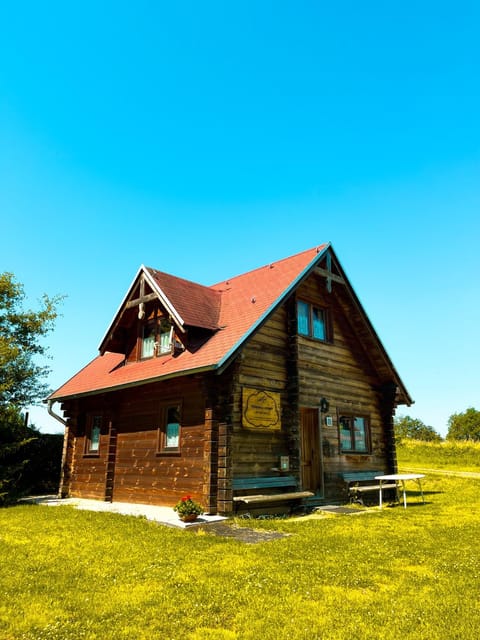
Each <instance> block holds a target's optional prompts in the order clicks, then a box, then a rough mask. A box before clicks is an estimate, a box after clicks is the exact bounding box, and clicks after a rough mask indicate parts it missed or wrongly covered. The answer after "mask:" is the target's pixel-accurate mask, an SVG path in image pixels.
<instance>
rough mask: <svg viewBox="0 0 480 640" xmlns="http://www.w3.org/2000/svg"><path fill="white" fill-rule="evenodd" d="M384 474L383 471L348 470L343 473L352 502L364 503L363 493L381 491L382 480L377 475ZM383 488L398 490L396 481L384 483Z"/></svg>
mask: <svg viewBox="0 0 480 640" xmlns="http://www.w3.org/2000/svg"><path fill="white" fill-rule="evenodd" d="M382 474H383V471H347V472H344V473H342V474H341V477H342V479H343V481H344V482H346V484H347V492H348V496H349V498H350V502H358V503H360V504H363V494H364V493H368V492H371V491H378V492H379V491H380V482H379V480H377V479H376V476H380V475H382ZM381 488H382V489H395V491H396V490H397V484H396V482H391V483H385V482H383V483H382V486H381Z"/></svg>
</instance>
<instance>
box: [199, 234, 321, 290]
mask: <svg viewBox="0 0 480 640" xmlns="http://www.w3.org/2000/svg"><path fill="white" fill-rule="evenodd" d="M327 245H328V243H327V242H325V243H323V244H319V245H315V246H314V247H310V249H305V250H304V251H299V252H298V253H294V254H292V255H290V256H286V257H285V258H280V259H279V260H273V261H272V262H267V263H266V264H263V265H261V266H260V267H256V268H255V269H250V270H249V271H244V272H243V273H237V274H236V275H234V276H231V277H230V278H225V279H223V280H220V281H219V282H216V283H215V284H212V285H211V286H210V288H211V289H213V288H214V287H219V286H220V285H224V284H226V283H229V282H231V281H232V280H235V279H236V278H242V277H243V276H248V275H249V274H252V273H255V272H256V271H261V270H262V269H265V268H267V267H271V266H272V265H273V266H274V265H276V264H280V263H282V262H286V261H287V260H293V259H295V258H298V256H301V255H305V254H306V253H311V252H312V251H316V252H317V253H320V252H321V251H323V250H324V249H325V247H326V246H327Z"/></svg>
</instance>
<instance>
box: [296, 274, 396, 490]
mask: <svg viewBox="0 0 480 640" xmlns="http://www.w3.org/2000/svg"><path fill="white" fill-rule="evenodd" d="M339 286H341V285H338V284H335V285H334V287H339ZM297 298H298V299H302V300H305V301H307V302H311V303H312V304H314V305H318V306H319V307H320V308H324V309H326V310H327V313H328V316H327V317H328V319H329V320H330V322H331V326H330V337H331V341H328V342H321V341H318V340H314V339H310V338H307V337H303V336H298V337H297V348H298V384H299V405H300V406H302V407H319V405H320V399H321V398H325V399H326V400H327V401H328V403H329V409H328V411H327V412H326V413H321V414H320V415H321V427H320V428H321V438H322V451H323V473H324V482H325V499H328V498H330V499H335V498H338V497H341V495H342V492H343V491H344V483H342V481H341V479H340V473H341V472H343V471H355V470H369V469H371V470H377V469H378V470H385V471H387V470H390V469H391V460H389V453H390V454H391V452H389V450H388V443H389V439H388V434H386V431H385V426H386V425H385V422H386V421H385V415H388V414H390V416H391V415H392V411H393V404H392V397H391V394H390V397H389V398H386V397H385V395H384V394H382V392H381V381H380V380H379V379H378V377H377V375H376V374H375V371H374V369H373V367H372V366H371V364H370V362H369V360H368V358H367V357H366V354H365V352H364V350H363V348H362V346H361V342H360V339H359V336H358V335H357V334H356V333H355V331H354V329H353V324H352V323H350V322H349V320H348V317H346V315H345V311H347V315H348V308H346V307H345V305H344V303H343V304H342V305H340V304H339V301H338V298H337V295H336V294H335V292H333V293H328V291H327V288H326V286H325V279H324V278H322V277H320V276H316V275H312V276H310V278H308V280H306V281H305V283H304V284H303V285H302V286H301V287H300V288H299V290H298V291H297ZM352 313H354V310H352ZM387 405H388V406H387ZM342 414H347V415H348V414H349V415H354V416H355V415H360V416H366V417H367V418H368V425H369V440H370V443H369V444H370V448H369V451H368V453H349V454H346V453H342V451H341V447H340V437H339V417H340V416H341V415H342ZM327 416H329V417H330V418H331V422H332V424H331V426H327V424H326V417H327ZM390 421H391V420H390Z"/></svg>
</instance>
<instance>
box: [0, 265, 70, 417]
mask: <svg viewBox="0 0 480 640" xmlns="http://www.w3.org/2000/svg"><path fill="white" fill-rule="evenodd" d="M24 300H25V293H24V288H23V285H22V284H20V283H19V282H17V281H16V279H15V277H14V275H13V274H12V273H8V272H4V273H1V274H0V411H1V410H2V409H3V408H5V407H8V406H15V407H26V406H28V405H31V404H35V403H36V402H38V400H39V399H40V398H42V397H45V396H46V395H47V393H48V387H47V385H46V384H45V377H46V376H47V374H48V373H49V370H50V369H49V367H47V366H45V365H44V364H41V363H40V362H38V358H42V357H45V356H46V352H47V347H46V346H45V345H44V344H42V339H43V338H44V337H45V336H46V335H47V334H48V333H49V332H50V331H51V330H52V329H53V326H54V322H55V319H56V318H57V308H58V304H59V302H60V300H61V297H60V296H55V297H53V298H51V297H49V296H47V295H44V296H43V298H42V300H41V303H40V308H39V309H38V311H33V310H31V309H24V308H23V303H24Z"/></svg>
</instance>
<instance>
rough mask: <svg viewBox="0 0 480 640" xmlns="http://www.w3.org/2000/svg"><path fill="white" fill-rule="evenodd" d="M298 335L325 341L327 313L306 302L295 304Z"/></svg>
mask: <svg viewBox="0 0 480 640" xmlns="http://www.w3.org/2000/svg"><path fill="white" fill-rule="evenodd" d="M297 323H298V333H299V334H300V335H301V336H308V337H310V338H316V339H317V340H323V341H326V340H327V312H326V310H325V309H320V308H318V307H314V306H313V305H311V304H310V303H308V302H304V301H303V300H298V302H297Z"/></svg>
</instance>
